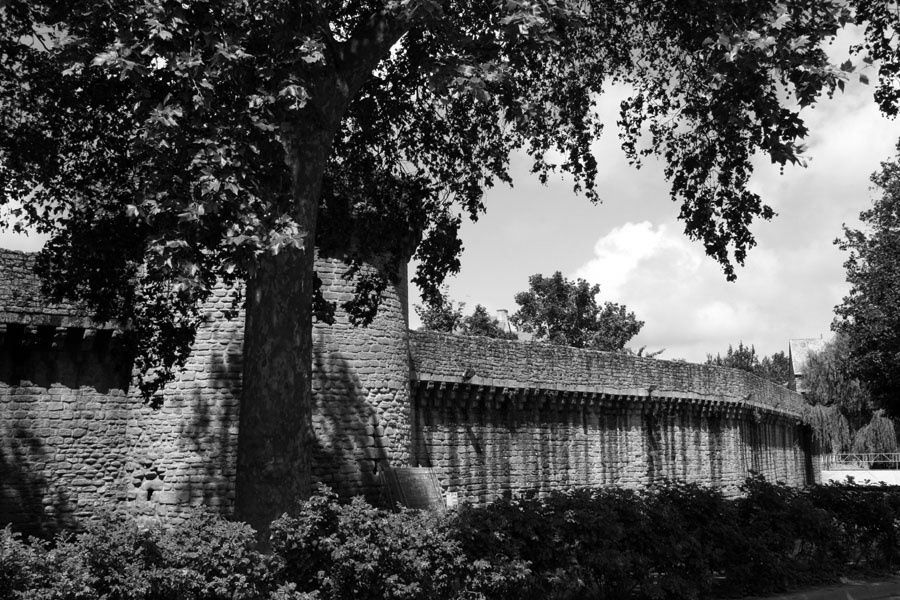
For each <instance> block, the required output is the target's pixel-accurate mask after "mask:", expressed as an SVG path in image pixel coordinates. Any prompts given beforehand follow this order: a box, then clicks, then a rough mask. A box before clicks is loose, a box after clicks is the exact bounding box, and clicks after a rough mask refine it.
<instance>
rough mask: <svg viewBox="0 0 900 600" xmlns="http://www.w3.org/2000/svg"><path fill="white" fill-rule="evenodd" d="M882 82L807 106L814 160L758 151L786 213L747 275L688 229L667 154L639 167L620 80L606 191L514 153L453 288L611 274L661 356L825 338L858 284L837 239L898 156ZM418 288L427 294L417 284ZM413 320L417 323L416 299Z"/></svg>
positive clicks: (511, 289)
mask: <svg viewBox="0 0 900 600" xmlns="http://www.w3.org/2000/svg"><path fill="white" fill-rule="evenodd" d="M849 40H850V38H849V36H844V38H842V39H840V40H839V41H838V42H836V44H835V47H836V48H843V47H846V46H847V45H848V43H849ZM840 52H841V50H835V53H836V54H839V53H840ZM871 79H874V76H872V77H871ZM872 92H873V88H872V87H871V86H865V85H863V84H861V83H858V82H851V84H850V85H848V87H847V91H846V92H845V93H844V94H842V95H836V96H835V97H834V99H832V100H828V99H824V100H822V101H821V102H820V103H819V104H818V105H817V106H816V107H815V108H813V109H810V110H805V111H803V113H802V114H803V116H804V118H805V119H806V122H807V125H808V127H809V130H810V135H809V137H808V138H807V140H806V145H807V146H808V150H807V153H806V155H805V157H806V160H807V162H808V166H807V168H802V167H799V166H796V167H791V166H788V167H786V168H785V169H784V173H783V174H781V173H779V168H778V167H776V166H773V165H771V164H769V163H767V162H764V161H757V163H756V164H755V174H754V176H753V179H752V181H751V186H752V189H753V190H754V191H756V192H757V193H759V194H760V195H761V196H762V198H763V199H764V201H765V202H767V203H768V204H769V205H770V206H772V207H773V208H774V209H775V211H776V212H778V213H779V214H778V215H777V216H776V217H775V218H774V219H773V220H772V221H768V222H765V221H759V222H757V223H755V224H754V225H753V227H752V230H753V232H754V234H755V236H756V239H757V242H758V245H757V246H756V247H755V248H753V249H751V251H750V253H749V256H748V259H747V261H746V266H745V267H744V268H739V269H738V272H737V281H735V282H728V281H726V280H725V276H724V274H723V273H722V270H721V268H720V267H719V266H718V264H717V263H715V262H714V261H713V260H712V259H711V258H708V257H707V256H706V255H705V254H704V252H703V249H702V246H701V245H700V244H699V243H696V242H691V241H690V240H688V238H687V237H686V236H685V235H684V234H683V229H684V227H683V224H682V223H681V222H679V221H678V220H677V214H678V205H677V204H676V203H674V202H672V201H671V200H670V199H669V186H668V184H667V183H666V181H665V178H664V176H663V171H662V164H661V163H660V162H653V161H648V162H646V163H645V164H644V165H643V167H642V168H641V169H640V170H636V169H635V168H634V167H632V166H630V165H629V164H628V163H627V161H626V159H625V157H624V154H623V152H622V151H621V149H620V147H619V139H618V132H617V129H616V125H615V119H616V116H617V114H618V105H619V102H620V101H621V100H622V99H623V98H624V97H625V95H626V93H627V91H626V90H623V89H617V88H614V89H612V90H610V92H609V93H607V94H606V95H604V96H603V97H602V98H601V99H600V106H599V113H600V115H601V118H603V120H604V122H605V123H606V130H605V132H604V135H603V137H602V138H601V139H600V140H599V141H597V142H596V143H595V144H594V146H593V151H594V154H595V156H596V157H597V159H598V163H599V165H600V169H599V170H600V174H599V178H598V189H599V191H600V194H601V196H602V198H603V202H602V203H601V204H599V205H592V204H590V202H588V201H587V200H586V199H585V198H583V197H579V196H576V195H575V194H574V193H572V191H571V187H572V185H571V181H567V180H564V179H562V178H559V179H556V180H553V181H551V182H549V184H548V185H546V186H543V185H541V184H540V183H539V182H538V181H537V180H536V178H535V177H534V176H531V175H530V174H529V173H528V161H527V159H526V158H525V157H522V156H517V157H514V159H513V165H512V173H513V179H514V186H513V187H512V188H511V189H510V188H508V187H502V188H495V189H493V190H490V191H489V192H488V193H487V194H486V197H485V201H484V203H485V205H486V207H487V213H486V214H485V215H484V216H482V217H481V218H480V219H479V221H478V222H477V223H474V224H473V223H466V225H465V226H464V227H463V229H462V239H463V243H464V246H465V250H464V253H463V256H462V261H461V262H462V267H461V270H460V273H459V275H457V276H456V277H453V278H451V279H449V280H448V288H449V296H450V297H451V298H453V299H455V300H457V301H462V302H465V303H466V305H467V312H468V311H471V309H472V308H474V306H475V304H478V303H480V304H483V305H485V306H486V307H487V308H488V309H489V310H491V311H496V310H497V309H508V310H509V312H510V314H512V313H513V312H514V311H515V310H516V308H517V305H516V304H515V302H514V300H513V297H514V296H515V294H516V293H517V292H519V291H523V290H526V289H527V288H528V277H529V276H530V275H532V274H534V273H541V274H544V275H549V274H551V273H553V272H554V271H557V270H559V271H561V272H562V273H563V275H565V276H566V277H569V278H576V277H580V278H584V279H586V280H588V281H589V282H590V283H597V284H600V294H599V295H598V301H600V302H605V301H612V302H618V303H623V304H625V305H626V306H627V307H628V308H629V309H630V310H632V311H634V313H635V314H636V316H637V317H638V319H640V320H642V321H644V323H645V324H644V327H643V329H642V330H641V332H640V334H638V335H637V336H636V337H635V338H634V339H633V340H632V341H631V342H630V343H629V346H630V347H632V348H633V349H635V350H637V349H638V348H640V347H642V346H646V349H647V351H656V350H660V349H663V348H664V349H665V351H664V352H663V353H662V354H661V355H660V356H659V358H667V359H686V360H689V361H692V362H703V361H704V360H705V358H706V355H707V354H716V353H723V354H724V352H725V351H726V350H727V348H728V346H729V345H730V344H731V345H734V346H736V345H737V344H738V342H743V343H744V344H752V345H753V346H755V348H756V350H757V353H758V354H760V355H770V354H773V353H775V352H779V351H783V352H785V353H787V346H788V340H789V339H792V338H804V337H819V336H825V337H826V338H827V337H828V336H829V335H830V324H831V322H832V320H833V318H834V313H833V311H834V307H835V305H837V304H839V303H840V302H841V299H842V297H843V296H844V295H845V294H846V292H847V291H848V289H849V286H848V285H847V284H846V282H845V278H844V268H843V262H844V260H845V258H846V255H845V253H842V252H841V251H840V250H839V249H838V248H837V247H836V246H835V245H834V244H833V241H834V239H835V238H837V237H840V236H841V234H842V225H843V224H844V223H846V224H847V225H849V226H851V227H858V226H859V225H860V223H859V220H858V215H859V213H860V211H862V210H865V209H866V208H868V207H869V206H870V205H871V201H872V198H873V194H872V190H871V185H870V182H869V177H870V175H871V174H872V173H873V172H874V171H875V170H877V169H878V167H879V164H880V163H881V162H882V161H884V160H887V159H889V158H892V157H893V156H895V155H896V144H897V140H898V138H900V122H898V121H891V120H889V119H887V118H885V117H883V116H882V115H881V114H880V113H879V111H878V109H877V107H876V105H875V103H874V100H873V99H872ZM410 299H411V303H412V304H415V303H418V302H420V300H419V298H418V296H417V292H416V290H415V289H414V288H410ZM410 324H411V326H412V327H413V328H415V327H417V326H418V325H419V324H420V323H419V321H418V319H417V317H416V315H415V311H413V310H411V311H410Z"/></svg>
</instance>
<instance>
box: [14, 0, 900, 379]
mask: <svg viewBox="0 0 900 600" xmlns="http://www.w3.org/2000/svg"><path fill="white" fill-rule="evenodd" d="M888 6H893V4H891V3H884V2H868V1H867V2H862V1H861V0H855V1H853V2H850V3H849V4H847V3H843V2H831V1H823V0H789V1H785V2H774V1H763V2H752V3H747V2H744V1H743V0H725V1H715V2H713V1H710V0H696V1H691V2H675V1H666V2H659V1H656V0H653V1H651V0H642V1H638V2H631V1H622V0H613V1H606V0H604V1H602V2H600V1H587V2H572V1H568V0H551V1H542V0H540V1H539V0H503V1H498V0H470V1H465V2H456V1H451V0H345V1H341V0H324V1H315V2H312V1H308V0H307V1H295V0H290V1H289V0H259V1H257V2H252V3H251V2H247V1H246V0H227V1H211V0H178V1H175V0H162V1H158V0H153V1H151V0H111V1H110V2H105V3H87V4H84V3H64V2H56V1H51V0H45V1H33V0H8V1H7V2H4V3H3V5H2V8H0V121H2V127H0V205H2V207H4V208H5V209H6V210H5V212H4V213H3V216H2V218H0V225H2V226H8V225H13V226H15V227H17V228H24V227H37V229H38V230H40V231H42V232H45V233H49V234H51V236H52V242H51V243H50V245H49V246H48V247H47V248H46V249H45V251H44V256H43V260H42V265H43V267H42V272H43V275H44V276H45V278H46V280H47V281H48V282H49V289H50V291H52V292H53V293H54V294H55V295H57V296H65V297H68V298H72V299H76V300H81V301H86V302H88V303H89V304H90V305H91V306H93V307H94V308H95V309H96V310H97V314H98V317H100V318H118V319H122V320H128V321H129V323H130V324H131V331H133V332H135V333H136V337H137V339H138V340H139V356H140V364H141V366H142V369H143V371H144V372H145V373H156V374H157V375H158V377H157V376H156V375H154V376H153V377H150V378H148V379H146V381H144V384H143V385H144V388H145V391H148V392H152V390H153V389H156V388H158V386H159V385H161V382H163V381H164V380H165V379H166V378H168V377H170V374H169V369H170V368H171V367H172V366H173V365H174V364H177V363H179V362H180V361H183V359H184V357H185V356H186V352H187V348H188V345H189V343H190V339H191V338H192V334H191V331H192V330H193V328H195V327H196V325H197V323H198V320H199V318H200V317H199V315H198V312H197V306H198V305H199V303H201V302H202V301H203V300H204V299H205V298H206V297H208V295H209V293H210V290H211V287H212V286H213V285H214V283H215V282H216V281H217V280H223V281H225V282H226V283H232V282H236V281H239V280H244V279H247V280H249V281H259V282H262V281H263V280H264V279H266V277H269V275H267V273H270V272H273V271H271V270H267V269H266V268H263V265H264V264H268V263H266V261H267V260H268V261H269V262H272V261H274V259H271V258H269V259H267V258H265V257H271V256H272V255H273V254H279V253H286V254H287V255H290V256H294V255H297V256H299V255H301V254H303V253H304V252H305V253H306V254H311V252H312V248H313V246H318V247H319V248H321V249H322V250H323V251H325V252H340V253H341V254H342V255H344V257H345V258H347V259H348V261H349V262H350V264H351V270H350V272H349V273H348V278H351V279H353V281H355V283H356V291H357V294H356V298H355V299H354V300H353V301H351V302H349V303H347V304H346V305H345V308H346V309H347V310H348V311H349V312H350V314H351V318H352V319H353V320H354V321H355V322H359V323H366V322H368V321H370V320H371V319H372V317H373V316H374V312H375V310H376V309H377V306H378V304H379V301H380V298H381V295H382V294H383V292H384V290H385V289H386V286H387V285H388V284H389V283H390V282H391V281H396V280H397V279H398V278H399V277H400V270H401V265H403V264H405V262H406V260H407V259H408V258H409V257H410V256H413V257H414V258H416V259H417V263H416V264H417V265H418V266H417V270H416V273H415V275H414V277H413V279H414V281H415V282H416V283H417V284H418V285H419V286H420V287H421V289H422V293H423V297H424V299H425V300H426V301H428V300H431V299H434V298H435V297H436V296H437V294H438V289H439V286H440V285H441V283H442V282H443V280H444V277H445V276H446V275H447V274H448V273H454V272H456V271H457V270H458V269H459V258H458V257H459V253H460V252H461V250H462V244H461V242H460V239H459V227H460V224H461V221H462V219H463V218H465V217H468V218H471V219H477V217H478V216H479V214H481V212H483V210H484V205H483V202H482V200H483V194H484V191H485V190H486V189H488V188H490V187H492V186H494V185H496V184H499V183H506V184H510V183H511V180H510V174H509V157H510V155H511V153H513V152H517V151H521V152H524V153H527V154H528V155H529V156H530V157H531V161H532V171H533V172H534V173H535V174H536V175H537V177H538V178H539V179H541V180H542V181H546V180H547V178H548V177H550V176H551V175H552V174H553V173H555V172H558V171H563V172H566V173H568V174H569V175H570V176H571V177H572V178H573V181H574V185H575V188H576V190H578V191H579V192H581V193H583V194H584V195H585V196H586V197H587V198H588V199H589V200H591V201H596V200H597V199H598V197H599V192H598V190H597V189H596V184H595V179H596V175H597V170H598V165H597V163H596V160H595V158H594V157H593V155H592V154H591V150H590V148H591V143H592V142H593V140H595V139H596V137H597V136H598V135H599V134H600V133H601V124H600V123H599V122H598V120H597V116H596V113H595V111H594V110H593V109H594V105H595V102H596V100H597V97H598V95H599V94H601V93H603V91H604V89H605V88H606V87H607V86H608V85H610V84H612V83H624V84H627V85H630V86H631V87H632V88H633V89H634V94H633V96H632V97H631V98H629V99H628V100H627V101H626V102H624V103H623V105H622V110H621V119H620V125H621V128H622V129H621V135H622V140H623V147H624V149H625V151H626V153H627V154H628V155H629V157H630V158H631V159H632V160H633V161H635V162H638V161H639V160H640V158H641V157H643V156H646V155H648V154H656V155H660V156H662V157H663V158H664V159H665V160H666V162H667V165H668V166H667V168H666V171H665V172H666V177H667V178H668V180H669V182H670V184H671V195H672V198H673V199H674V200H675V201H676V202H677V203H678V204H679V205H680V217H681V219H682V220H683V221H684V223H685V231H686V233H687V234H688V235H689V236H690V237H692V238H694V239H697V240H699V241H700V242H701V243H703V244H704V247H705V248H706V251H707V253H709V254H710V255H711V256H713V257H714V258H715V259H716V260H718V261H719V262H720V263H721V264H722V266H723V269H724V270H725V273H726V276H727V277H729V278H733V277H734V265H735V264H741V263H743V261H744V259H745V257H746V253H747V251H748V249H749V248H750V247H752V246H753V245H754V243H755V242H754V239H753V235H752V233H751V230H750V226H751V224H752V222H753V220H754V219H757V218H763V219H768V218H771V217H772V216H773V211H772V209H771V208H770V207H768V206H766V205H765V203H764V202H763V199H762V198H760V197H759V196H758V195H757V194H755V193H754V192H752V191H751V190H749V189H748V181H749V177H750V174H751V172H752V165H751V160H752V159H753V157H754V156H755V155H756V154H763V155H766V156H768V157H769V159H770V160H771V161H773V162H774V163H776V164H779V165H785V164H788V163H796V162H799V161H800V160H801V152H802V140H803V138H804V137H805V136H806V134H807V129H806V126H805V125H804V122H803V120H802V118H801V117H800V113H799V110H800V108H801V107H804V106H809V105H811V104H813V103H814V102H815V101H816V99H817V98H819V97H820V96H821V95H822V94H831V93H833V92H834V91H835V89H837V88H838V87H839V86H842V85H843V81H844V80H845V79H846V78H847V77H848V75H847V73H846V72H845V71H842V70H841V69H840V68H839V67H838V66H836V65H832V64H831V63H830V62H829V61H828V58H827V56H826V54H825V52H824V50H823V45H824V44H826V43H827V42H829V41H830V40H831V39H832V38H833V37H834V35H835V34H836V32H837V31H838V30H839V29H840V28H841V27H842V26H843V25H845V24H846V23H848V22H854V21H866V27H867V29H866V35H867V38H866V39H867V45H866V46H864V47H861V48H860V49H858V51H859V53H860V54H861V55H862V56H863V58H864V59H865V60H871V59H873V58H874V59H878V60H880V61H881V62H880V63H879V66H878V69H879V87H878V92H877V94H878V100H879V102H880V104H881V107H882V110H884V111H885V112H888V113H890V112H891V111H893V110H895V106H896V104H897V94H896V84H895V83H892V82H895V81H896V78H895V77H894V76H895V75H896V73H897V64H898V62H900V61H897V57H896V52H895V51H894V44H893V42H892V41H891V40H892V38H890V36H889V35H888V33H889V32H890V31H894V30H896V27H895V25H896V22H897V16H896V13H894V12H891V11H890V10H888V9H887V8H884V10H882V7H888ZM892 27H893V29H892ZM97 240H102V241H103V243H102V244H97ZM375 256H377V257H380V258H379V263H380V264H381V267H382V268H381V269H380V271H379V272H377V273H372V272H369V271H367V270H365V269H362V268H361V267H362V264H363V263H364V262H367V261H369V260H370V259H371V258H372V257H375ZM303 264H304V265H307V266H305V267H303V269H304V270H306V271H310V272H309V273H306V272H304V274H303V280H304V282H306V281H312V274H311V268H312V267H311V265H312V263H311V262H306V263H303ZM98 265H102V268H99V267H98ZM301 288H302V289H303V290H305V291H304V292H303V293H304V294H312V293H313V292H311V291H310V290H311V289H312V286H310V287H304V286H300V288H298V289H301ZM236 293H237V292H236ZM316 299H317V302H316V303H315V305H314V306H313V307H312V308H311V311H312V312H315V313H316V314H318V315H320V316H321V317H322V318H326V319H327V318H329V314H330V313H331V307H329V306H328V305H327V304H326V303H325V302H324V299H323V298H322V297H321V295H320V294H317V295H316ZM242 301H243V299H242V298H241V297H238V296H236V297H235V303H236V305H237V304H239V303H240V302H242ZM300 312H302V313H304V314H306V312H307V311H306V309H302V310H300ZM304 318H306V317H304ZM176 332H185V333H178V334H177V335H176ZM300 362H304V361H302V360H301V361H300Z"/></svg>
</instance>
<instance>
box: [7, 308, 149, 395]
mask: <svg viewBox="0 0 900 600" xmlns="http://www.w3.org/2000/svg"><path fill="white" fill-rule="evenodd" d="M2 346H3V347H2V351H0V383H2V384H6V385H8V386H10V387H15V386H18V385H20V384H21V383H23V382H29V383H30V384H31V385H33V386H36V387H40V388H47V389H49V388H50V387H52V386H54V385H56V386H63V387H65V388H69V389H73V390H77V389H79V388H82V387H88V388H91V389H93V390H96V391H97V392H98V393H100V394H107V393H109V391H110V390H111V389H119V390H124V391H127V390H128V386H129V384H130V381H131V369H132V365H133V361H132V358H131V354H130V352H128V351H127V349H126V348H124V347H123V345H122V344H121V343H120V340H119V338H118V337H117V336H115V335H114V332H112V331H110V330H100V331H90V332H88V333H86V332H85V330H84V329H82V328H68V329H62V328H54V327H50V326H47V327H38V328H35V329H27V330H26V329H25V328H24V327H22V326H20V325H15V324H13V325H7V326H6V332H5V336H4V339H3V345H2Z"/></svg>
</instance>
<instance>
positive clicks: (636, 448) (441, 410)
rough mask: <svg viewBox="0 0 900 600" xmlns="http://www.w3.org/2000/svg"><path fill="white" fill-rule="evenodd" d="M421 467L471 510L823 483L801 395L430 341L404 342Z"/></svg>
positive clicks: (471, 343)
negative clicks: (482, 505)
mask: <svg viewBox="0 0 900 600" xmlns="http://www.w3.org/2000/svg"><path fill="white" fill-rule="evenodd" d="M410 356H411V364H412V378H413V380H414V383H413V393H414V401H413V407H414V415H415V425H414V428H413V431H414V432H415V438H414V450H413V460H414V462H415V463H416V464H418V465H421V466H429V467H433V468H434V469H436V470H437V472H438V477H439V479H440V480H441V481H442V483H443V485H444V486H445V487H446V488H447V489H448V490H449V491H453V492H456V493H457V494H458V496H459V497H460V498H461V499H464V500H467V501H469V502H476V503H478V502H486V501H490V500H492V499H494V498H496V497H497V496H499V495H501V494H504V493H517V492H523V491H526V490H539V491H548V490H551V489H562V488H566V487H573V486H599V485H617V486H624V487H639V486H645V485H649V484H651V483H654V482H659V481H661V480H664V479H673V480H674V479H678V480H683V481H692V482H698V483H703V484H707V485H713V486H717V487H720V488H722V489H723V490H724V491H725V493H726V494H732V495H733V494H736V493H737V492H738V486H740V484H741V483H743V481H744V480H745V479H746V477H747V476H748V475H749V474H751V472H755V473H760V474H762V475H764V476H765V477H766V478H767V479H769V480H771V481H783V482H785V483H788V484H791V485H802V484H804V483H806V482H808V481H812V480H813V479H814V477H815V475H814V473H813V472H812V470H811V469H812V463H811V461H810V440H809V436H808V432H807V431H806V428H805V427H803V426H802V425H801V424H800V414H801V410H802V402H803V401H802V399H801V398H800V397H799V396H798V395H797V394H795V393H793V392H790V391H789V390H787V389H786V388H783V387H781V386H778V385H774V384H772V383H771V382H768V381H765V380H763V379H760V378H758V377H756V376H755V375H752V374H750V373H746V372H743V371H736V370H733V369H726V368H722V367H713V366H706V365H694V364H689V363H681V362H672V361H663V360H655V359H646V358H640V357H635V356H629V355H623V354H613V353H608V352H596V351H589V350H578V349H575V348H565V347H558V346H547V345H541V344H523V343H518V342H509V341H504V340H491V339H484V338H467V337H462V336H455V335H447V334H440V333H434V332H413V333H411V334H410Z"/></svg>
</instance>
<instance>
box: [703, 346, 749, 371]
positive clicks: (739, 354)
mask: <svg viewBox="0 0 900 600" xmlns="http://www.w3.org/2000/svg"><path fill="white" fill-rule="evenodd" d="M706 364H708V365H716V366H718V367H729V368H732V369H741V370H742V371H749V372H750V373H756V372H757V371H758V370H759V357H758V356H756V348H754V347H753V345H750V346H745V345H744V342H743V341H740V342H738V346H737V348H734V347H732V346H731V344H728V352H726V353H725V356H722V355H721V354H718V353H717V354H716V355H715V356H713V355H712V354H707V355H706Z"/></svg>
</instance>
